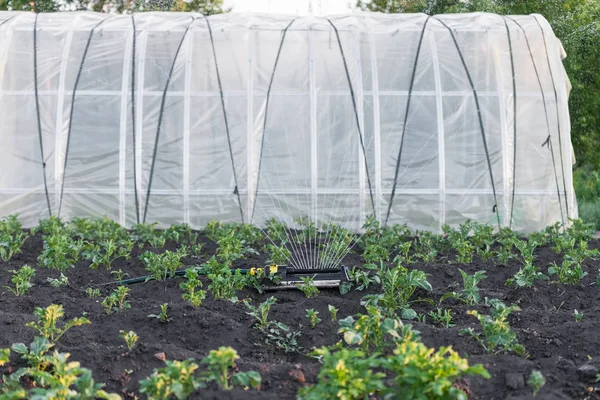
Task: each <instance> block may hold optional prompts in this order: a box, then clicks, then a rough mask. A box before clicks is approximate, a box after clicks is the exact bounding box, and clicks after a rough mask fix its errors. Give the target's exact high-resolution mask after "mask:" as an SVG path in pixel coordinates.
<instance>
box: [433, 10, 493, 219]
mask: <svg viewBox="0 0 600 400" xmlns="http://www.w3.org/2000/svg"><path fill="white" fill-rule="evenodd" d="M432 18H434V19H435V20H437V21H439V22H440V23H441V24H442V25H443V26H444V27H445V28H446V29H447V30H448V32H449V33H450V36H451V37H452V41H453V42H454V46H455V47H456V51H457V52H458V55H459V57H460V61H461V63H462V66H463V68H464V70H465V73H466V75H467V79H468V80H469V85H470V86H471V90H472V91H473V98H474V100H475V107H476V108H477V117H478V120H479V128H480V130H481V140H482V142H483V148H484V150H485V157H486V160H487V165H488V170H489V173H490V180H491V183H492V191H493V193H494V206H493V207H492V212H494V213H496V218H497V220H498V229H500V228H501V224H500V214H499V213H498V199H497V196H496V184H495V182H494V173H493V172H492V163H491V161H490V153H489V151H488V145H487V139H486V138H485V128H484V126H483V117H482V116H481V107H480V105H479V96H478V95H477V89H476V88H475V84H474V83H473V78H472V77H471V73H470V72H469V68H468V67H467V63H466V61H465V58H464V56H463V53H462V51H461V50H460V46H459V45H458V41H457V40H456V36H455V35H454V32H452V29H451V28H450V27H449V26H448V25H446V23H445V22H444V21H442V20H441V19H439V18H438V17H435V16H434V17H432Z"/></svg>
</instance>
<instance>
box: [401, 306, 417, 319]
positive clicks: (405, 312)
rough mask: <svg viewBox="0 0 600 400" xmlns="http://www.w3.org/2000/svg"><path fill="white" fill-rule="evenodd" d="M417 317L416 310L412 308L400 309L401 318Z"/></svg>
mask: <svg viewBox="0 0 600 400" xmlns="http://www.w3.org/2000/svg"><path fill="white" fill-rule="evenodd" d="M415 318H417V312H416V311H415V310H413V309H412V308H405V309H404V310H402V319H415Z"/></svg>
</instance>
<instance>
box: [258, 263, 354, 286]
mask: <svg viewBox="0 0 600 400" xmlns="http://www.w3.org/2000/svg"><path fill="white" fill-rule="evenodd" d="M261 272H263V273H261ZM248 273H249V274H250V275H254V276H256V275H261V276H264V277H265V278H267V279H268V280H269V281H270V282H273V283H272V284H270V285H265V286H263V288H264V289H265V290H283V289H297V288H298V286H300V285H303V284H304V281H303V280H302V278H313V281H312V284H313V285H314V286H315V287H317V288H337V287H339V286H340V285H341V284H342V282H348V281H349V280H350V279H349V278H348V268H347V267H346V266H344V265H340V266H339V267H338V268H335V267H334V268H327V269H324V268H310V269H307V268H294V267H290V266H287V265H275V264H271V265H269V266H267V267H265V268H250V270H249V271H248Z"/></svg>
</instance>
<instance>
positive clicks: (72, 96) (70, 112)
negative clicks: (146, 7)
mask: <svg viewBox="0 0 600 400" xmlns="http://www.w3.org/2000/svg"><path fill="white" fill-rule="evenodd" d="M112 17H113V16H112V15H111V16H109V17H106V18H104V19H103V20H102V21H100V22H98V23H97V24H96V25H94V27H93V28H92V30H91V31H90V35H89V36H88V40H87V43H86V44H85V48H84V50H83V55H82V56H81V62H80V64H79V70H78V71H77V77H76V78H75V83H74V85H73V94H72V95H71V110H70V111H69V128H68V130H67V148H66V150H65V162H64V165H63V177H62V182H61V185H60V200H59V202H58V216H59V217H60V211H61V209H62V201H63V193H64V189H65V178H66V175H67V163H68V161H69V148H70V146H71V128H72V126H73V113H74V111H75V95H76V94H77V86H79V79H80V78H81V72H82V71H83V66H84V64H85V59H86V57H87V53H88V50H89V49H90V43H91V42H92V37H93V36H94V31H95V30H96V28H97V27H99V26H100V25H102V24H103V23H104V22H106V21H107V20H109V19H111V18H112ZM36 18H37V14H36ZM36 97H37V96H36ZM56 151H57V154H58V152H59V151H60V149H57V150H56Z"/></svg>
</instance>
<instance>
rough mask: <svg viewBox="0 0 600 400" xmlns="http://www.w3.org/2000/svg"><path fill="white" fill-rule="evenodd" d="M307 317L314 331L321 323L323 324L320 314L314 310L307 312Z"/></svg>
mask: <svg viewBox="0 0 600 400" xmlns="http://www.w3.org/2000/svg"><path fill="white" fill-rule="evenodd" d="M306 317H307V318H308V319H309V320H310V325H311V326H312V327H313V329H314V328H315V327H316V326H317V324H318V323H319V322H321V318H319V312H318V311H315V310H313V309H310V310H306Z"/></svg>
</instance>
